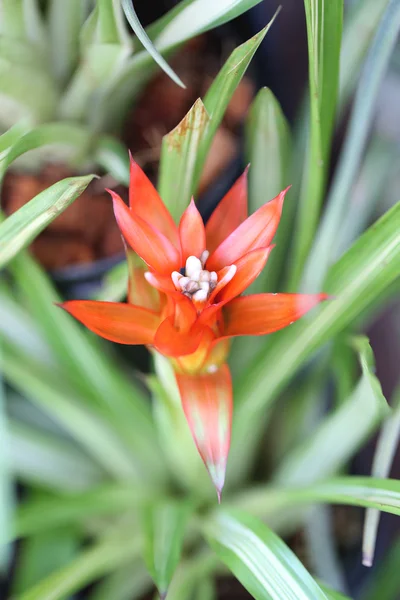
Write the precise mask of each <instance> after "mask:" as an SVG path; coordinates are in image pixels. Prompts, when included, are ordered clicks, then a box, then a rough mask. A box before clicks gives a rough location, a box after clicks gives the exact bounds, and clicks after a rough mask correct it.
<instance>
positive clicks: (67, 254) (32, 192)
mask: <svg viewBox="0 0 400 600" xmlns="http://www.w3.org/2000/svg"><path fill="white" fill-rule="evenodd" d="M71 175H72V173H71V172H70V171H68V170H67V169H66V168H65V167H63V166H60V165H51V166H50V165H49V166H47V167H46V168H45V169H43V171H42V172H41V173H39V174H38V175H30V174H29V175H28V174H23V173H13V172H11V173H8V174H7V176H6V178H5V181H4V186H3V199H4V209H5V212H6V214H12V213H13V212H15V211H16V210H18V209H19V208H21V207H22V206H23V205H24V204H26V203H27V202H28V201H29V200H30V199H31V198H33V197H34V196H36V195H37V194H39V193H40V192H42V191H43V190H45V189H46V188H47V187H49V186H51V185H53V184H54V183H56V182H57V181H59V180H60V179H63V178H65V177H70V176H71ZM31 250H32V253H33V254H34V256H35V257H36V258H37V259H38V260H39V261H40V263H41V264H42V265H43V266H44V267H45V268H46V269H50V270H51V269H59V268H61V267H64V266H66V265H70V264H82V263H89V262H92V261H93V260H95V259H97V258H103V257H105V256H110V255H112V254H117V253H118V252H123V246H122V241H121V235H120V233H119V230H118V227H117V225H116V222H115V219H114V214H113V210H112V203H111V202H110V198H109V196H108V194H107V193H105V192H103V191H102V190H100V189H99V185H98V182H97V181H95V182H93V183H92V184H91V185H90V186H89V187H88V188H87V189H86V190H85V191H84V192H83V194H82V195H81V196H80V197H79V198H77V199H76V200H75V202H73V203H72V204H71V206H70V207H69V208H68V209H67V210H66V211H64V212H63V213H62V214H61V215H60V216H59V217H57V219H55V220H54V221H53V222H52V223H50V225H49V226H48V227H47V229H46V230H45V231H44V232H43V233H42V234H40V235H39V237H38V238H36V240H35V241H34V242H33V244H32V246H31Z"/></svg>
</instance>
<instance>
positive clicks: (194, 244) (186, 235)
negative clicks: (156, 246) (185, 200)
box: [179, 198, 206, 263]
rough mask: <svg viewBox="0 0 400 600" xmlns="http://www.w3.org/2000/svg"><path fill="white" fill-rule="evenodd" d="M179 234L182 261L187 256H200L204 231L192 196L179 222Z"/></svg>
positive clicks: (203, 247)
mask: <svg viewBox="0 0 400 600" xmlns="http://www.w3.org/2000/svg"><path fill="white" fill-rule="evenodd" d="M179 236H180V238H181V247H182V262H183V263H184V262H185V261H186V259H187V257H188V256H196V257H197V258H200V256H201V254H202V252H203V251H204V250H205V249H206V232H205V229H204V223H203V219H202V218H201V215H200V213H199V211H198V210H197V207H196V205H195V203H194V200H193V198H192V200H191V201H190V204H189V206H188V207H187V209H186V210H185V212H184V213H183V215H182V218H181V221H180V223H179Z"/></svg>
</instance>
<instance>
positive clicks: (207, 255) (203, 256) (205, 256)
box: [200, 250, 210, 269]
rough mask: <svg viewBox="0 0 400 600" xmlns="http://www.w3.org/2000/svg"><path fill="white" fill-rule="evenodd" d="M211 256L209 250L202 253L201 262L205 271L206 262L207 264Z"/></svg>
mask: <svg viewBox="0 0 400 600" xmlns="http://www.w3.org/2000/svg"><path fill="white" fill-rule="evenodd" d="M209 256H210V253H209V251H208V250H204V252H202V253H201V256H200V262H201V266H202V267H203V269H204V265H205V264H206V262H207V258H208V257H209Z"/></svg>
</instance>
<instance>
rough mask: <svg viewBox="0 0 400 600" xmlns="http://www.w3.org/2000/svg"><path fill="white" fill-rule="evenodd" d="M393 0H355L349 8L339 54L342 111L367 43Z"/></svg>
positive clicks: (340, 109)
mask: <svg viewBox="0 0 400 600" xmlns="http://www.w3.org/2000/svg"><path fill="white" fill-rule="evenodd" d="M389 1H390V0H364V1H363V2H353V3H352V4H351V5H350V6H349V7H348V9H347V12H346V18H345V21H344V28H343V41H342V50H341V54H340V83H339V88H340V90H339V92H340V95H339V113H342V111H343V110H344V109H345V107H346V105H347V103H348V101H349V100H350V97H351V95H352V94H353V91H354V88H355V87H356V85H357V81H358V78H357V77H355V76H354V75H355V73H357V74H358V73H359V71H360V69H361V66H362V63H363V61H364V58H365V55H366V53H367V51H368V47H369V45H370V43H371V41H372V39H373V37H374V35H375V31H376V28H377V25H378V24H379V21H380V19H381V17H382V15H383V12H384V10H385V8H386V7H387V5H388V3H389Z"/></svg>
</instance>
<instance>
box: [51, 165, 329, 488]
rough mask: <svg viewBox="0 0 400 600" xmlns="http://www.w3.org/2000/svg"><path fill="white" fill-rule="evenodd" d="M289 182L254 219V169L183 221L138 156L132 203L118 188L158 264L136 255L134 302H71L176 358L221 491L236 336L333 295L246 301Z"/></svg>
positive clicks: (119, 205) (80, 314)
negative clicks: (250, 195)
mask: <svg viewBox="0 0 400 600" xmlns="http://www.w3.org/2000/svg"><path fill="white" fill-rule="evenodd" d="M288 189H289V188H286V190H284V191H283V192H281V193H280V194H279V195H278V196H277V197H276V198H274V199H273V200H271V201H270V202H268V203H266V204H264V206H262V207H261V208H259V209H258V210H257V211H256V212H255V213H254V214H253V215H251V216H250V217H247V218H246V215H247V170H246V172H245V173H244V174H243V175H242V176H241V177H240V178H239V179H238V181H237V182H236V183H235V184H234V186H233V187H232V189H231V190H230V191H229V192H228V193H227V194H226V196H225V197H224V198H223V199H222V200H221V202H220V204H219V206H218V207H217V208H216V209H215V211H214V212H213V214H212V215H211V217H210V219H209V221H208V223H207V224H206V225H205V226H204V224H203V220H202V218H201V215H200V213H199V212H198V210H197V207H196V205H195V203H194V201H193V200H192V201H191V203H190V205H189V206H188V208H187V209H186V211H185V212H184V214H183V215H182V218H181V221H180V224H179V227H177V226H176V224H175V223H174V221H173V220H172V217H171V215H170V214H169V212H168V210H167V208H166V206H165V205H164V204H163V202H162V200H161V198H160V197H159V195H158V193H157V191H156V190H155V188H154V187H153V185H152V184H151V182H150V181H149V180H148V178H147V177H146V175H145V174H144V173H143V171H142V170H141V168H140V167H139V166H138V165H137V164H136V163H135V162H134V161H133V159H132V158H131V184H130V190H129V202H130V206H129V207H128V206H126V204H124V202H123V201H122V200H121V198H120V197H119V196H118V195H117V194H116V193H115V192H112V191H110V194H111V196H112V199H113V203H114V212H115V217H116V220H117V222H118V225H119V227H120V229H121V233H122V235H123V237H124V239H125V240H126V242H127V243H128V245H129V246H130V248H131V249H132V250H133V251H134V252H135V253H136V254H137V255H138V256H139V257H140V258H141V259H142V260H143V261H144V263H146V264H147V266H148V268H149V270H148V272H144V270H143V266H142V264H140V261H139V263H137V262H136V263H135V261H130V265H131V268H130V290H129V299H130V300H132V299H134V300H135V302H136V304H135V305H134V304H119V303H107V302H96V301H79V300H73V301H69V302H65V303H64V304H63V305H62V306H63V308H64V309H65V310H67V311H68V312H70V313H71V314H72V315H73V316H74V317H75V318H76V319H78V320H79V321H81V322H82V323H83V324H84V325H85V326H86V327H88V328H89V329H91V330H92V331H94V332H95V333H97V334H98V335H100V336H102V337H104V338H106V339H108V340H112V341H114V342H119V343H121V344H146V345H148V346H153V347H154V348H156V349H157V350H158V351H159V352H161V353H162V354H164V355H166V356H168V357H170V359H171V361H172V364H173V366H174V369H175V372H176V377H177V382H178V386H179V390H180V394H181V398H182V405H183V409H184V412H185V415H186V418H187V420H188V423H189V426H190V428H191V431H192V435H193V437H194V440H195V442H196V445H197V447H198V449H199V452H200V455H201V457H202V459H203V461H204V463H205V465H206V466H207V469H208V471H209V473H210V475H211V478H212V480H213V482H214V485H215V486H216V488H217V490H218V493H219V494H220V492H221V489H222V485H223V481H224V476H225V467H226V460H227V455H228V451H229V439H230V423H231V413H232V390H231V380H230V375H229V369H228V367H227V365H226V364H225V361H226V357H227V353H228V350H229V344H228V343H227V340H228V338H230V337H232V336H238V335H262V334H266V333H272V332H273V331H277V330H278V329H282V328H283V327H286V326H288V325H290V324H291V323H293V321H296V320H297V319H299V318H300V317H301V316H302V315H304V314H305V313H306V312H307V311H309V310H310V309H311V308H313V306H315V305H316V304H318V302H320V301H321V300H324V299H325V298H326V297H327V296H326V295H325V294H315V295H302V294H258V295H255V296H246V297H240V298H238V296H239V295H240V294H241V293H242V292H244V291H245V289H246V288H247V287H249V285H250V284H251V283H252V282H253V281H254V280H255V279H256V277H257V276H258V275H259V274H260V272H261V270H262V269H263V268H264V266H265V264H266V262H267V259H268V256H269V254H270V252H271V250H272V248H273V246H271V242H272V240H273V237H274V235H275V233H276V230H277V227H278V224H279V220H280V217H281V213H282V204H283V200H284V197H285V194H286V192H287V190H288ZM132 250H128V252H132ZM210 252H211V255H210ZM135 264H137V265H138V266H137V267H135ZM132 265H133V266H132ZM138 278H140V285H137V284H136V286H135V281H137V280H138ZM133 286H135V287H133ZM155 294H158V299H157V297H156V296H155ZM221 436H222V437H221Z"/></svg>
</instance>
